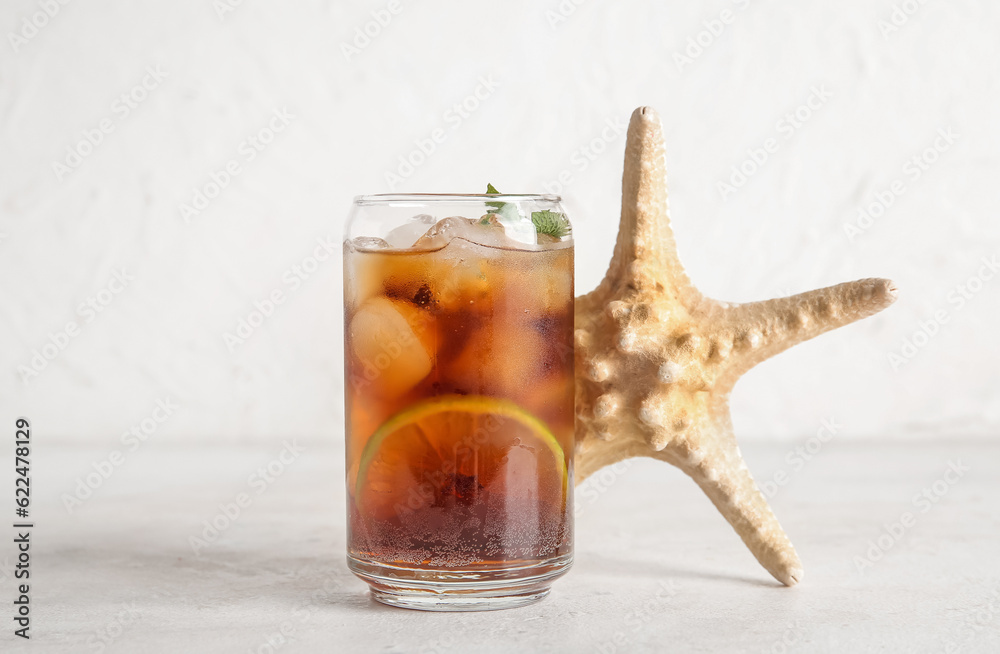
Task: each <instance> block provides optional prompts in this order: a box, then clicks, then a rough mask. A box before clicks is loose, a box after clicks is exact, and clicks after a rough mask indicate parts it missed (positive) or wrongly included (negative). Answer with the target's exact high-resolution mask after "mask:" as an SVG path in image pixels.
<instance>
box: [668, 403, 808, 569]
mask: <svg viewBox="0 0 1000 654" xmlns="http://www.w3.org/2000/svg"><path fill="white" fill-rule="evenodd" d="M725 404H726V403H725V401H722V402H721V405H720V406H718V407H714V410H713V411H712V416H711V419H710V427H709V428H710V429H712V430H713V432H714V436H713V440H714V442H713V443H712V444H711V445H707V446H703V447H702V448H700V449H698V450H694V451H693V452H690V453H689V454H687V456H681V457H678V456H677V454H676V453H675V452H673V451H672V450H671V449H669V448H668V449H667V450H664V451H663V452H660V453H657V454H656V455H654V456H655V457H656V458H659V459H661V460H664V461H667V462H668V463H672V464H674V465H676V466H677V467H679V468H680V469H681V470H683V471H684V472H685V473H686V474H687V475H688V476H689V477H691V478H692V479H693V480H694V482H695V483H696V484H698V487H699V488H701V490H702V491H703V492H704V493H705V495H707V496H708V499H709V500H711V501H712V504H714V505H715V508H716V509H718V510H719V513H721V514H722V516H723V517H724V518H725V519H726V521H727V522H728V523H729V524H730V525H732V527H733V529H735V530H736V533H737V534H739V536H740V538H741V539H742V540H743V542H744V543H745V544H746V546H747V548H749V549H750V552H751V554H753V555H754V558H756V559H757V561H759V562H760V564H761V565H762V566H764V569H765V570H767V571H768V572H770V573H771V575H773V576H774V578H775V579H777V580H778V581H780V582H781V583H783V584H785V585H786V586H793V585H795V584H797V583H798V582H799V581H801V580H802V576H803V570H802V563H801V561H800V560H799V555H798V554H797V553H796V552H795V548H794V547H793V546H792V542H791V540H789V538H788V536H787V535H786V534H785V531H784V530H783V529H782V528H781V524H780V523H779V522H778V518H777V517H775V515H774V512H772V511H771V507H770V506H768V504H767V500H766V499H765V498H764V495H763V494H762V493H761V492H760V490H759V489H758V488H757V484H756V482H754V480H753V476H752V475H751V474H750V469H749V468H748V467H747V465H746V463H744V462H743V457H742V455H741V454H740V450H739V446H737V444H736V437H735V435H734V433H733V426H732V422H731V420H730V418H729V409H728V407H727V406H725Z"/></svg>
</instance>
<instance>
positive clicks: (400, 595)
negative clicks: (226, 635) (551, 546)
mask: <svg viewBox="0 0 1000 654" xmlns="http://www.w3.org/2000/svg"><path fill="white" fill-rule="evenodd" d="M572 564H573V555H572V554H564V555H563V556H560V557H557V558H553V559H546V560H545V561H540V562H536V563H532V564H530V565H524V566H519V567H512V568H499V569H493V570H477V569H464V570H460V569H450V570H441V569H427V568H407V567H402V566H397V565H388V564H385V563H375V562H372V561H362V560H361V559H357V558H354V557H353V556H350V555H349V556H348V557H347V566H348V567H349V568H350V569H351V572H353V573H354V574H356V575H357V576H358V577H360V578H361V579H364V580H365V581H366V582H368V585H369V586H370V587H371V593H372V598H374V599H375V600H376V601H378V602H381V603H382V604H388V605H389V606H398V607H400V608H404V609H418V610H421V611H495V610H498V609H512V608H516V607H518V606H525V605H527V604H531V603H533V602H537V601H538V600H540V599H542V598H543V597H545V596H546V595H548V594H549V590H551V586H552V582H553V581H554V580H555V579H556V578H558V577H561V576H562V575H564V574H566V572H567V571H569V568H570V566H571V565H572Z"/></svg>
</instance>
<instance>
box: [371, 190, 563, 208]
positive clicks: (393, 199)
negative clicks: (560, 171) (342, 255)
mask: <svg viewBox="0 0 1000 654" xmlns="http://www.w3.org/2000/svg"><path fill="white" fill-rule="evenodd" d="M498 201H502V202H552V203H560V202H562V197H561V196H558V195H552V194H548V193H375V194H370V195H356V196H354V204H355V205H356V206H366V205H373V204H392V203H414V204H421V203H432V202H433V203H441V202H443V203H447V202H477V203H482V202H498Z"/></svg>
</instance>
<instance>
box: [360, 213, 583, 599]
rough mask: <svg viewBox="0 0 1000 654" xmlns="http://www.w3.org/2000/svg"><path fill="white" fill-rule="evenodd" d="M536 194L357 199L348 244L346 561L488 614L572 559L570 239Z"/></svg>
mask: <svg viewBox="0 0 1000 654" xmlns="http://www.w3.org/2000/svg"><path fill="white" fill-rule="evenodd" d="M559 201H560V200H559V198H558V197H556V196H549V195H545V196H542V195H423V194H421V195H369V196H361V197H358V198H356V199H355V201H354V206H353V210H352V213H351V217H350V219H349V221H348V223H347V227H346V230H345V240H344V325H345V329H344V349H345V356H344V359H345V389H346V390H345V395H346V423H347V424H346V428H347V429H346V443H347V504H348V507H347V512H348V565H349V566H350V569H351V570H352V571H353V572H354V573H355V574H356V575H357V576H359V577H361V578H362V579H364V580H365V581H366V582H368V584H369V585H370V587H371V592H372V595H373V596H374V598H375V599H376V600H378V601H380V602H383V603H386V604H391V605H394V606H401V607H407V608H416V609H427V610H442V611H455V610H482V609H500V608H509V607H513V606H520V605H523V604H527V603H529V602H532V601H534V600H537V599H540V598H542V597H544V596H545V595H547V594H548V592H549V588H550V586H551V584H552V581H553V580H554V579H555V578H556V577H558V576H560V575H562V574H564V573H565V572H566V571H567V570H568V569H569V566H570V564H571V563H572V560H573V506H572V503H573V419H574V410H573V402H574V388H573V385H574V381H573V239H572V231H571V226H570V224H569V221H568V220H567V219H566V217H565V212H564V211H563V209H562V207H561V206H560V205H559Z"/></svg>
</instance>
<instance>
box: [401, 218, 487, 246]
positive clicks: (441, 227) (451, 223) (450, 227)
mask: <svg viewBox="0 0 1000 654" xmlns="http://www.w3.org/2000/svg"><path fill="white" fill-rule="evenodd" d="M472 228H473V225H472V221H471V220H469V219H468V218H463V217H462V216H448V217H447V218H444V219H442V220H439V221H438V222H437V223H436V224H435V225H434V226H433V227H431V228H430V229H428V230H427V232H426V233H425V234H424V235H423V236H421V237H420V238H418V239H417V241H416V243H414V244H413V247H414V248H416V249H418V250H440V249H441V248H443V247H444V246H446V245H448V244H449V243H451V242H452V240H453V239H456V238H465V239H468V240H472V233H473V229H472Z"/></svg>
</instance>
